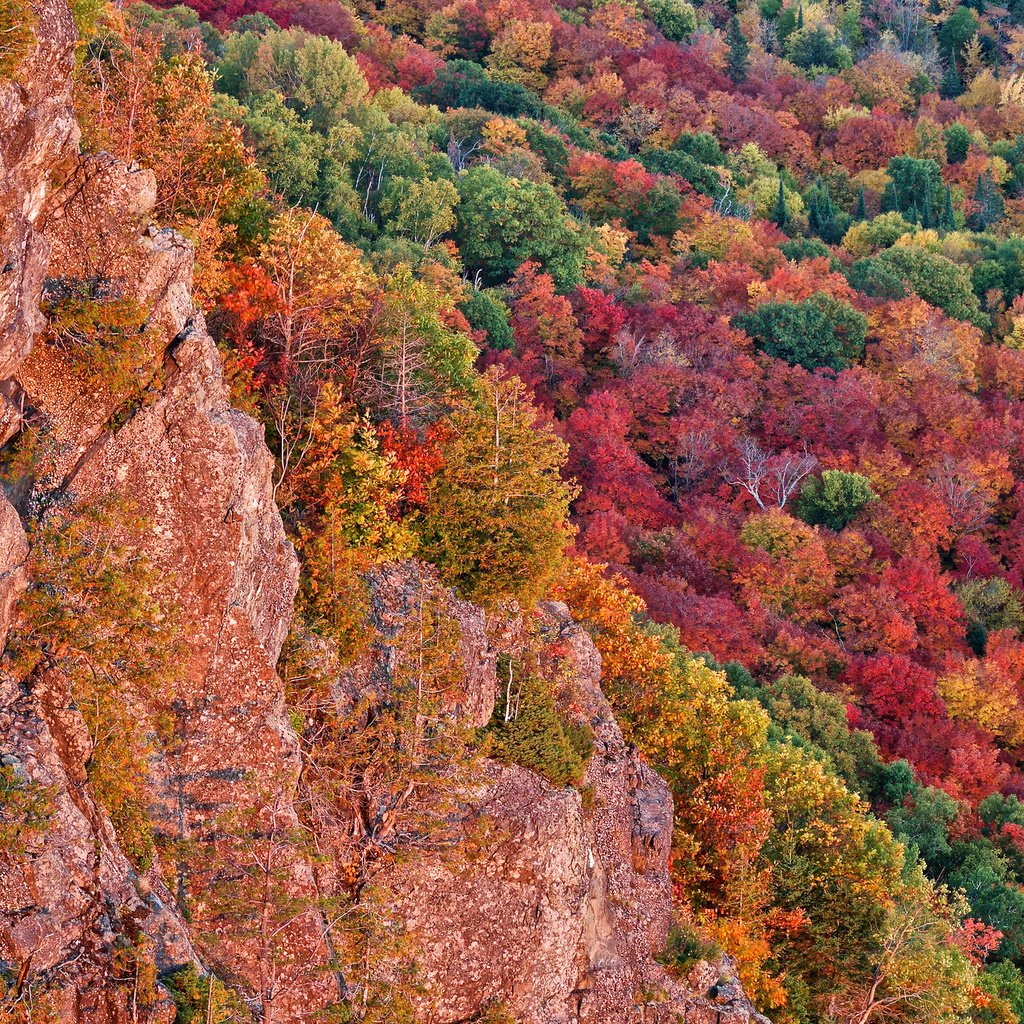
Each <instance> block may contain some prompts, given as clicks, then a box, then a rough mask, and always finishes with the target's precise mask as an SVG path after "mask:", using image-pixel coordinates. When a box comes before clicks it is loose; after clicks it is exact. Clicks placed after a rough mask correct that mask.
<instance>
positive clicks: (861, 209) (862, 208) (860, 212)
mask: <svg viewBox="0 0 1024 1024" xmlns="http://www.w3.org/2000/svg"><path fill="white" fill-rule="evenodd" d="M853 219H854V220H856V221H861V220H867V219H868V211H867V206H866V204H865V202H864V186H863V185H861V187H860V192H859V193H858V195H857V209H856V211H855V213H854V215H853Z"/></svg>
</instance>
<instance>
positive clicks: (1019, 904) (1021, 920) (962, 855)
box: [947, 839, 1024, 960]
mask: <svg viewBox="0 0 1024 1024" xmlns="http://www.w3.org/2000/svg"><path fill="white" fill-rule="evenodd" d="M948 862H949V864H950V867H949V871H948V875H947V879H948V884H949V885H950V887H952V888H956V889H963V891H964V892H965V893H966V895H967V899H968V901H969V902H970V905H971V912H972V914H973V916H974V917H976V918H978V919H980V920H982V921H984V922H985V924H987V925H990V926H991V927H993V928H997V929H998V930H999V931H1001V932H1002V933H1003V940H1002V942H1001V943H1000V945H999V951H998V952H999V955H1000V956H1001V957H1004V958H1006V959H1009V960H1018V959H1019V958H1020V957H1021V956H1022V955H1024V893H1022V892H1021V890H1020V888H1019V886H1018V885H1017V884H1016V879H1015V877H1014V875H1013V872H1012V870H1011V867H1010V864H1009V863H1008V861H1007V860H1006V858H1005V856H1004V855H1003V854H1002V853H1000V852H999V850H997V849H996V848H995V846H993V845H992V843H991V842H989V841H988V840H987V839H974V840H970V841H966V842H958V843H954V844H952V850H951V852H950V854H949V857H948Z"/></svg>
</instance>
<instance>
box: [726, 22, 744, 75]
mask: <svg viewBox="0 0 1024 1024" xmlns="http://www.w3.org/2000/svg"><path fill="white" fill-rule="evenodd" d="M725 45H726V46H727V47H728V54H727V56H726V58H725V69H726V72H727V73H728V75H729V77H730V78H731V79H732V81H733V82H734V83H736V84H739V83H740V82H745V81H746V80H747V73H748V71H749V70H750V43H748V42H747V37H746V36H745V35H744V34H743V29H742V28H740V20H739V18H737V17H736V16H735V15H733V16H732V18H731V19H730V20H729V27H728V28H727V29H726V31H725Z"/></svg>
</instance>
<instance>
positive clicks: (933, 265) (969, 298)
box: [875, 245, 989, 327]
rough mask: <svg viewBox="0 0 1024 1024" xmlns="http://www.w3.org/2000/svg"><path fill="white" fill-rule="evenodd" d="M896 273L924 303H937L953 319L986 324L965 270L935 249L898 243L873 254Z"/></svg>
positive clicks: (977, 324)
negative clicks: (934, 250)
mask: <svg viewBox="0 0 1024 1024" xmlns="http://www.w3.org/2000/svg"><path fill="white" fill-rule="evenodd" d="M875 258H876V259H877V260H878V262H879V263H880V264H882V265H883V266H885V267H887V268H889V269H890V270H892V271H893V272H894V273H895V274H897V275H898V276H899V278H900V280H902V281H903V282H904V283H905V284H906V285H907V286H908V287H909V288H911V289H912V290H913V291H914V292H915V293H916V294H917V295H919V296H920V297H921V298H922V299H924V301H925V302H928V303H930V304H931V305H933V306H937V307H938V308H939V309H941V310H942V311H943V312H944V313H945V314H946V315H947V316H951V317H953V318H954V319H955V320H966V321H968V322H969V323H972V324H975V325H976V326H978V327H986V326H988V323H989V319H988V317H987V316H985V314H984V313H982V312H981V310H980V308H979V305H978V297H977V295H975V294H974V289H973V287H972V283H971V279H970V277H969V276H968V273H967V271H966V270H965V269H964V268H963V267H961V266H959V265H957V264H956V263H954V262H953V261H952V260H950V259H947V258H946V257H945V256H942V255H940V254H939V253H937V252H929V251H928V250H927V249H922V248H919V247H917V246H910V245H906V246H903V245H898V246H893V248H891V249H887V250H886V251H885V252H883V253H880V254H879V255H878V256H877V257H875Z"/></svg>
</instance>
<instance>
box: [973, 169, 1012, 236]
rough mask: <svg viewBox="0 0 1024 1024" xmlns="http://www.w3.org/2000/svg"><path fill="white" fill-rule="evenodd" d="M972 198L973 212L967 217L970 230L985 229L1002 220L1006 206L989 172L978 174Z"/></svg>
mask: <svg viewBox="0 0 1024 1024" xmlns="http://www.w3.org/2000/svg"><path fill="white" fill-rule="evenodd" d="M972 200H973V202H974V212H973V213H972V214H971V216H970V218H969V219H968V223H969V225H970V227H971V229H972V230H974V231H985V230H987V229H988V228H990V227H991V226H992V225H993V224H995V223H996V222H997V221H999V220H1002V218H1003V214H1004V213H1005V212H1006V208H1005V206H1004V205H1003V197H1002V195H1001V194H1000V192H999V186H998V185H996V183H995V182H994V181H993V180H992V174H991V172H989V171H985V173H984V174H979V175H978V184H977V185H976V186H975V189H974V195H973V197H972Z"/></svg>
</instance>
